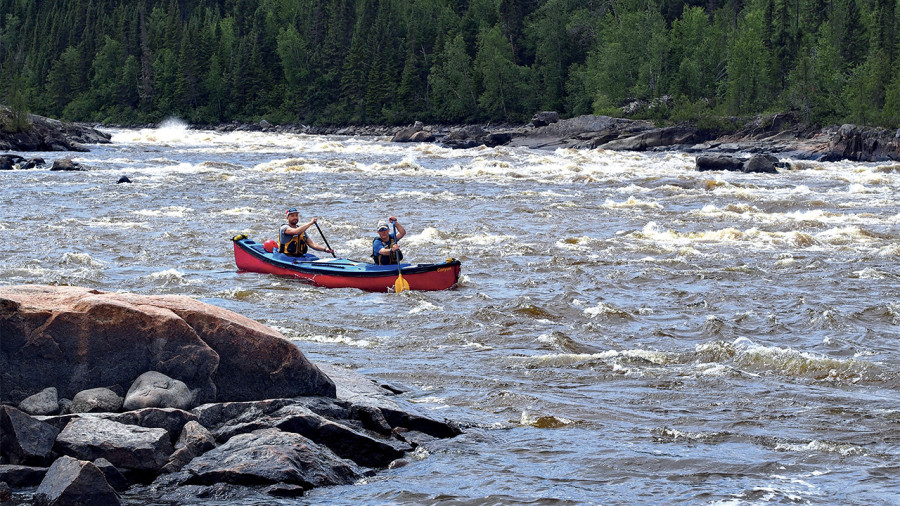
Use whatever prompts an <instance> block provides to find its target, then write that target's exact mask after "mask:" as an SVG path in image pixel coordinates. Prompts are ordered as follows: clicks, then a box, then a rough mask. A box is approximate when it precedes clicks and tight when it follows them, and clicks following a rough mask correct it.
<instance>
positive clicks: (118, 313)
mask: <svg viewBox="0 0 900 506" xmlns="http://www.w3.org/2000/svg"><path fill="white" fill-rule="evenodd" d="M0 328H2V329H3V339H2V341H0V383H2V384H3V385H4V389H3V391H2V392H0V395H2V399H0V400H3V401H10V402H16V403H18V402H20V401H21V400H22V399H24V398H25V397H27V396H28V395H31V394H32V393H33V392H35V391H38V390H40V389H43V388H45V387H47V386H55V387H56V388H57V390H58V391H59V394H60V395H61V396H63V397H69V396H72V395H74V394H75V393H76V392H79V391H81V390H84V389H89V388H93V387H97V386H107V387H110V388H112V387H113V385H115V387H116V388H119V389H121V390H122V391H123V392H124V391H126V390H127V389H128V388H129V387H130V385H131V383H132V382H133V381H134V379H135V378H137V377H138V376H139V375H141V374H143V373H145V372H147V371H159V372H161V373H163V374H165V375H167V376H169V377H171V378H173V379H177V380H179V381H183V382H184V383H185V384H186V385H187V386H188V387H190V388H191V389H192V391H193V392H194V393H195V399H196V401H197V402H199V403H203V402H211V401H214V400H216V399H218V400H220V401H226V400H235V401H246V400H256V399H266V398H283V397H295V396H300V395H324V396H329V397H334V395H335V386H334V383H333V382H332V381H331V380H330V379H329V378H328V377H327V376H326V375H325V374H323V373H322V372H321V371H320V370H319V369H318V368H317V367H316V366H315V365H313V364H312V363H310V362H309V361H308V360H307V359H306V357H305V356H304V355H303V353H302V352H301V351H300V350H299V349H298V348H297V346H295V345H294V344H293V343H291V342H290V341H288V340H286V339H284V338H283V336H281V334H279V333H277V332H275V331H274V330H272V329H269V328H268V327H265V326H264V325H261V324H260V323H258V322H255V321H253V320H250V319H249V318H246V317H244V316H241V315H238V314H236V313H233V312H231V311H227V310H225V309H221V308H218V307H215V306H212V305H209V304H205V303H202V302H198V301H196V300H193V299H190V298H188V297H182V296H174V295H169V296H147V295H137V294H127V293H121V294H118V293H109V292H100V291H96V290H90V289H87V288H79V287H65V286H41V285H23V286H5V287H0Z"/></svg>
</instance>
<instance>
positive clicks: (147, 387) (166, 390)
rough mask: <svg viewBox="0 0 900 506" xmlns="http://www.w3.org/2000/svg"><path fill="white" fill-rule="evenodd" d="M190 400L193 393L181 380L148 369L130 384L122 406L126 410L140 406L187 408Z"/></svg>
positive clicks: (189, 405) (139, 407)
mask: <svg viewBox="0 0 900 506" xmlns="http://www.w3.org/2000/svg"><path fill="white" fill-rule="evenodd" d="M192 401H193V394H191V391H190V389H188V386H187V385H185V384H184V382H183V381H178V380H175V379H172V378H170V377H168V376H166V375H165V374H163V373H161V372H156V371H148V372H145V373H144V374H141V375H140V376H138V377H137V379H136V380H134V383H132V384H131V388H129V389H128V393H127V394H126V395H125V402H124V404H123V407H124V408H125V409H126V410H128V411H131V410H134V409H141V408H177V409H188V408H190V407H191V403H192Z"/></svg>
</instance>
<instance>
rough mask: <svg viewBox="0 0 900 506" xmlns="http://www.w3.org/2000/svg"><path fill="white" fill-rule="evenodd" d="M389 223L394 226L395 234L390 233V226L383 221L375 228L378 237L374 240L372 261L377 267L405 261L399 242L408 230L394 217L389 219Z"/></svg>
mask: <svg viewBox="0 0 900 506" xmlns="http://www.w3.org/2000/svg"><path fill="white" fill-rule="evenodd" d="M388 222H390V223H391V224H392V225H393V226H394V233H391V232H390V229H389V228H388V224H387V223H385V222H383V221H382V222H381V223H379V224H378V226H377V227H376V228H375V231H376V232H378V237H376V238H375V239H374V240H372V260H373V261H374V262H375V264H376V265H393V264H398V263H400V260H403V252H402V251H400V244H398V242H399V241H400V239H403V236H405V235H406V229H405V228H403V225H401V224H400V222H399V221H397V218H395V217H394V216H391V217H390V218H388Z"/></svg>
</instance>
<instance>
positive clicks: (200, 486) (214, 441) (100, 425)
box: [0, 367, 461, 504]
mask: <svg viewBox="0 0 900 506" xmlns="http://www.w3.org/2000/svg"><path fill="white" fill-rule="evenodd" d="M329 371H331V373H332V374H333V375H334V376H336V377H338V378H340V379H339V380H338V384H339V385H340V386H339V388H338V392H339V398H332V397H321V396H320V397H296V398H290V399H288V398H282V399H268V400H263V401H252V402H233V403H211V404H204V405H202V406H198V407H197V408H194V409H193V410H192V411H190V412H187V411H183V410H178V409H172V408H169V409H159V408H145V409H141V410H137V411H128V412H124V413H81V414H70V415H56V416H48V417H40V420H38V419H37V418H36V417H30V416H28V415H26V414H24V413H21V412H18V410H15V409H14V408H11V407H8V406H6V407H3V408H2V409H5V410H7V411H12V412H16V413H17V414H16V415H15V416H16V419H17V420H18V426H19V427H21V428H20V429H17V430H15V431H7V430H4V433H8V434H12V435H11V436H10V438H14V439H15V441H9V444H5V445H3V447H2V452H0V459H3V460H25V459H21V458H20V456H21V455H23V452H21V451H19V450H16V448H21V447H23V446H27V445H29V444H32V443H29V441H31V440H33V439H35V434H37V435H40V439H41V440H42V441H43V442H42V443H40V445H39V446H41V447H42V448H43V450H41V451H39V452H35V451H29V452H27V453H29V454H32V455H37V454H39V455H53V458H56V456H60V457H59V458H58V459H57V460H56V461H55V462H54V463H53V465H52V466H51V467H50V469H49V470H48V469H47V468H46V467H27V466H23V465H0V481H7V482H8V483H10V484H11V485H12V486H13V487H14V488H21V487H28V486H35V485H37V483H39V482H40V483H41V488H42V489H44V491H43V492H42V493H43V494H44V495H46V496H47V497H48V498H50V497H55V496H56V495H57V494H61V492H59V491H60V490H63V489H65V490H66V495H67V496H68V497H69V499H67V500H71V501H72V502H70V503H78V498H77V496H78V494H86V497H88V499H87V500H89V501H93V500H95V498H93V497H91V496H90V494H91V493H93V492H90V491H92V490H103V491H104V493H103V497H105V498H106V499H102V498H96V500H98V501H99V500H101V499H102V500H108V499H109V498H111V497H112V496H111V495H109V494H108V489H107V487H109V488H111V489H115V490H119V491H122V490H125V489H126V488H131V487H138V488H140V492H139V495H141V496H142V497H148V498H156V499H158V500H159V501H160V502H167V503H196V502H198V501H200V500H202V499H204V498H209V497H211V496H213V495H216V494H220V493H221V494H225V495H227V496H228V497H230V498H235V497H240V495H241V494H250V495H253V494H257V495H258V494H259V493H260V491H261V490H263V491H264V493H268V494H271V495H277V496H294V495H301V494H302V493H303V492H304V491H306V490H309V489H311V488H313V487H319V486H330V485H339V484H350V483H354V482H356V481H358V480H359V479H361V478H363V477H366V476H372V475H374V474H375V473H376V472H377V470H379V469H387V468H393V467H398V466H402V465H409V464H410V461H411V459H409V458H408V454H409V453H410V452H412V451H413V450H415V449H416V448H418V447H420V446H424V447H425V448H426V449H427V448H428V445H430V444H432V442H434V441H436V440H438V439H444V438H449V437H454V436H456V435H458V434H460V433H461V431H460V429H459V427H458V426H457V425H456V424H454V423H451V422H447V421H440V420H435V419H432V418H429V417H426V416H422V415H419V414H417V413H415V411H414V408H412V407H411V406H407V407H405V408H404V407H401V405H399V404H398V403H396V402H393V401H392V400H391V399H390V398H389V397H390V396H391V395H393V393H392V392H391V391H389V390H386V389H384V388H382V387H379V386H377V385H376V384H375V383H374V382H372V381H371V380H368V379H366V378H363V377H362V376H359V375H357V374H355V373H352V372H350V371H347V370H338V369H336V368H333V367H331V368H329ZM56 427H62V431H60V432H58V429H56ZM24 428H32V429H33V430H35V431H36V432H35V434H29V433H28V431H27V430H24ZM57 432H58V434H57ZM48 435H49V437H48ZM8 439H9V438H8ZM173 441H174V442H175V444H174V445H173ZM51 446H52V448H53V453H52V454H51V453H50V452H49V450H48V449H49V448H50V447H51ZM91 461H93V463H92V464H91ZM30 462H33V463H40V464H43V465H49V464H50V460H49V459H47V458H45V457H41V458H39V459H37V460H31V461H30ZM88 464H91V465H88ZM92 466H94V467H96V469H98V470H99V471H98V472H95V471H94V467H92ZM54 468H56V469H54ZM98 473H99V474H98ZM101 477H102V478H103V480H102V481H101V479H100V478H101ZM145 483H151V484H150V485H149V486H147V485H144V484H145ZM83 484H91V486H84V487H82V486H81V485H83ZM51 489H52V490H53V492H52V493H51V491H50V490H51ZM76 491H80V492H76ZM60 497H62V495H60ZM42 500H43V499H42ZM81 503H82V504H89V503H91V502H84V500H82V502H81ZM48 504H49V503H48ZM60 504H61V503H60ZM91 504H93V503H91ZM101 504H103V503H101Z"/></svg>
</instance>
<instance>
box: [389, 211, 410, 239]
mask: <svg viewBox="0 0 900 506" xmlns="http://www.w3.org/2000/svg"><path fill="white" fill-rule="evenodd" d="M389 220H390V221H391V222H392V223H393V224H394V226H396V227H397V236H396V237H395V239H396V240H398V241H399V240H400V239H403V236H404V235H406V229H405V228H403V225H401V224H400V222H399V221H397V218H395V217H393V216H391V217H390V218H389Z"/></svg>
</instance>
